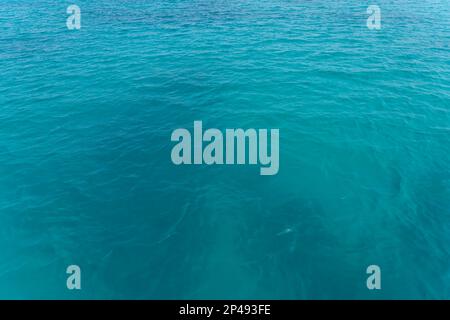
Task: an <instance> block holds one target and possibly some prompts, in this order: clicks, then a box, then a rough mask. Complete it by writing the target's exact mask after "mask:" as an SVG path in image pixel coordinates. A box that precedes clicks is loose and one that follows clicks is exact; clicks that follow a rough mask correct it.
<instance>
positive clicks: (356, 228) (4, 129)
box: [0, 0, 450, 299]
mask: <svg viewBox="0 0 450 320" xmlns="http://www.w3.org/2000/svg"><path fill="white" fill-rule="evenodd" d="M73 3H75V4H77V5H78V6H79V7H80V8H81V17H82V18H81V23H82V28H81V29H80V30H68V29H67V27H66V19H67V17H68V14H67V13H66V8H67V6H68V5H70V4H73ZM370 4H376V5H379V6H380V8H381V15H382V28H381V30H370V29H368V28H367V26H366V20H367V18H368V14H367V13H366V9H367V7H368V6H369V5H370ZM195 120H201V121H203V125H204V126H205V127H208V128H219V129H223V130H224V129H225V128H279V130H280V170H279V173H278V174H277V175H273V176H261V175H260V174H259V167H258V166H225V165H224V166H206V165H201V166H175V165H174V164H173V163H172V162H171V158H170V153H171V149H172V147H173V143H172V142H171V141H170V135H171V132H172V131H173V130H174V129H176V128H188V129H192V126H193V122H194V121H195ZM72 264H75V265H79V266H80V268H81V270H82V278H81V279H82V280H81V281H82V282H81V283H82V289H81V290H78V291H77V290H72V291H71V290H68V289H67V287H66V278H67V276H68V275H67V274H66V268H67V266H68V265H72ZM372 264H375V265H378V266H380V268H381V275H382V280H381V281H382V282H381V283H382V289H381V290H368V289H367V287H366V279H367V276H368V275H367V274H366V268H367V266H369V265H372ZM0 298H12V299H17V298H31V299H38V298H43V299H50V298H57V299H78V298H83V299H91V298H93V299H98V298H104V299H124V298H126V299H217V298H229V299H260V298H264V299H282V298H284V299H356V298H357V299H381V298H388V299H398V298H402V299H417V298H424V299H443V298H446V299H450V2H449V1H448V0H442V1H439V0H420V1H419V0H412V1H406V0H399V1H391V0H374V1H354V0H342V1H333V0H317V1H302V0H287V1H281V0H228V1H225V0H173V1H168V0H166V1H159V0H158V1H157V0H154V1H150V0H149V1H144V0H139V1H132V0H116V1H106V0H98V1H86V0H85V1H81V0H73V1H56V0H42V1H33V2H32V1H26V0H8V1H6V0H0Z"/></svg>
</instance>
